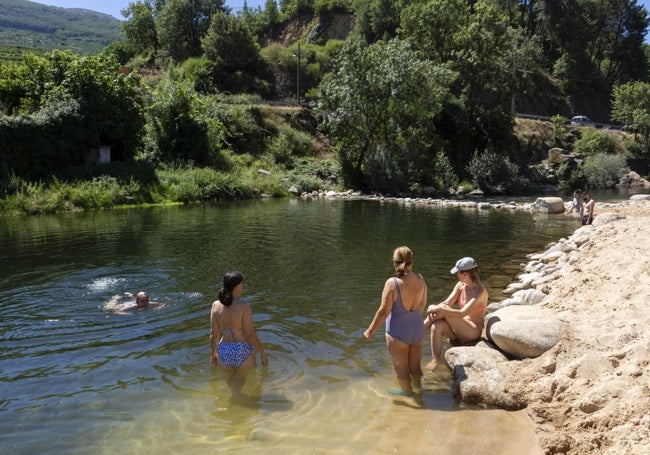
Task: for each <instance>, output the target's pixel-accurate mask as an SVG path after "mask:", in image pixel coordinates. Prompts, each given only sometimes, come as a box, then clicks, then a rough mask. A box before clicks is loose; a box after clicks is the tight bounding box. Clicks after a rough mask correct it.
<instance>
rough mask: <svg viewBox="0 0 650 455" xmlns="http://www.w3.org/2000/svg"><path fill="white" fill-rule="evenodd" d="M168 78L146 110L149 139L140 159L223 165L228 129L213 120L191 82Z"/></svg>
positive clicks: (159, 161)
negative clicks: (222, 150) (223, 150)
mask: <svg viewBox="0 0 650 455" xmlns="http://www.w3.org/2000/svg"><path fill="white" fill-rule="evenodd" d="M173 76H174V75H173V74H172V78H169V77H168V78H166V79H165V80H163V81H162V82H161V83H160V84H158V86H157V87H156V89H155V91H154V92H153V94H152V99H151V103H150V106H149V108H148V110H147V113H148V117H149V121H148V122H147V137H146V147H145V152H144V154H143V155H142V157H141V158H143V159H145V160H147V161H151V162H155V163H167V164H174V165H177V164H187V163H191V164H196V165H200V166H205V165H213V166H220V165H221V164H222V162H223V158H222V156H221V150H220V147H222V146H224V144H225V128H224V127H223V125H222V124H221V123H220V122H218V121H214V119H213V115H214V113H213V112H212V115H210V116H206V115H204V114H205V113H206V112H211V111H212V109H211V107H210V106H211V105H209V104H206V103H205V102H204V100H203V99H201V97H199V95H198V94H197V93H196V92H195V91H194V87H193V86H192V84H191V83H190V82H189V81H186V80H181V81H177V80H174V79H173Z"/></svg>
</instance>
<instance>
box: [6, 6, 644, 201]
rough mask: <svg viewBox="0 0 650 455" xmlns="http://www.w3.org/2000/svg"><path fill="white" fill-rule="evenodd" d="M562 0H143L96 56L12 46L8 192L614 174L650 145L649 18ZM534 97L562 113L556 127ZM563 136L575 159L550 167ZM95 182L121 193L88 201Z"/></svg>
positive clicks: (603, 183) (274, 189) (509, 180)
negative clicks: (616, 126) (236, 1)
mask: <svg viewBox="0 0 650 455" xmlns="http://www.w3.org/2000/svg"><path fill="white" fill-rule="evenodd" d="M25 3H27V2H25ZM561 3H562V5H563V8H559V9H557V8H555V6H557V5H555V3H554V2H547V3H546V6H547V7H548V8H547V9H545V10H543V11H539V10H538V9H537V8H536V7H535V4H534V2H532V1H530V2H518V4H517V8H518V10H517V11H515V10H513V9H509V8H508V7H507V6H508V5H504V4H502V3H500V2H494V1H492V0H476V1H467V0H410V1H408V2H400V1H395V2H386V1H384V0H356V1H355V2H350V1H347V0H331V1H329V0H327V1H326V0H300V1H295V2H293V1H291V2H280V3H276V2H275V1H273V0H269V1H268V2H267V3H266V4H265V8H264V9H261V8H257V9H248V8H244V9H243V10H241V11H238V12H237V14H234V13H233V12H232V10H230V9H229V8H227V7H226V6H225V4H224V1H223V0H202V1H200V2H197V1H193V0H173V1H172V0H140V1H135V2H132V3H130V4H129V6H128V8H127V9H126V10H125V20H124V21H123V22H122V23H121V31H122V33H123V38H124V39H123V40H121V41H113V42H111V43H110V44H109V45H108V46H107V47H106V48H105V49H103V50H102V51H101V52H100V53H98V54H96V55H93V56H90V57H85V56H81V55H79V54H78V53H75V52H69V51H68V52H62V51H60V50H57V51H54V52H48V53H46V54H43V55H42V56H39V55H34V54H29V55H25V56H24V57H23V58H22V59H21V61H20V62H18V63H16V64H12V65H0V109H2V114H3V115H1V116H0V147H1V148H2V153H1V154H0V191H4V194H5V195H6V196H7V200H13V201H14V203H13V207H14V209H15V208H16V207H17V210H18V211H21V210H22V211H28V212H37V211H39V210H41V207H43V206H47V207H48V208H47V209H45V210H46V211H51V210H61V209H63V208H66V207H71V206H72V207H79V206H81V207H84V208H95V207H105V206H111V205H114V204H118V203H119V201H120V200H126V199H128V200H129V201H131V202H134V203H149V202H156V203H158V202H165V201H171V202H179V201H180V202H191V201H199V200H206V199H228V198H238V197H253V196H256V195H258V196H259V195H262V194H267V195H282V194H288V193H290V192H291V193H294V194H297V193H302V192H311V191H315V190H323V189H331V188H336V189H356V190H361V191H366V192H381V193H384V194H398V193H399V194H438V195H449V194H456V193H457V192H458V191H459V188H461V189H462V190H463V191H467V190H473V189H480V190H482V191H483V192H484V193H485V194H522V193H524V192H536V191H540V189H543V190H544V191H546V190H552V189H553V188H555V189H557V188H563V189H568V188H572V187H576V186H580V187H587V186H589V187H609V186H612V185H614V184H615V183H616V182H617V181H618V179H619V178H621V177H622V176H623V175H624V174H625V173H626V172H629V169H628V168H627V160H628V159H629V158H645V157H647V156H648V155H649V154H650V153H649V151H650V104H649V103H648V102H647V101H646V100H649V99H650V84H648V82H647V81H648V57H647V55H646V53H647V51H648V48H647V46H646V45H645V44H643V38H644V36H645V33H646V29H647V27H648V24H649V23H650V18H648V13H647V11H646V10H645V9H644V8H643V7H640V6H638V5H637V4H636V3H635V0H604V1H600V0H584V1H582V2H579V3H575V2H570V1H564V0H562V1H561ZM565 9H569V10H571V13H572V14H566V11H565ZM612 24H618V26H616V27H613V26H612ZM54 30H55V29H54V28H52V29H51V30H50V31H54ZM125 68H126V69H128V68H131V69H133V70H134V71H132V72H131V73H130V74H129V75H128V76H126V77H118V74H120V72H122V75H123V76H124V75H125V74H124V73H125V72H127V71H124V70H125ZM278 101H281V102H282V104H284V106H291V105H293V106H294V107H291V108H290V107H285V108H282V109H278V108H277V107H273V106H275V105H277V103H278ZM517 112H520V113H529V114H538V115H544V116H547V117H549V118H551V122H547V123H546V125H544V128H543V135H540V134H538V133H537V132H535V131H533V130H536V129H537V128H536V125H529V126H528V127H527V128H522V125H524V123H523V122H518V121H515V115H514V114H515V113H517ZM573 115H588V116H590V117H591V118H592V120H594V121H596V122H599V123H613V122H611V121H609V120H613V121H615V122H617V123H620V124H622V125H625V127H626V128H627V129H628V130H629V131H631V132H633V133H634V134H632V135H625V136H620V137H619V136H617V135H615V134H612V132H611V131H605V130H598V129H596V128H583V127H574V126H572V125H569V122H568V120H569V119H570V118H571V117H572V116H573ZM540 131H541V130H540ZM549 148H558V149H563V150H564V151H566V152H567V153H568V154H572V158H571V159H570V160H569V161H567V162H564V163H555V164H556V166H554V168H553V169H546V168H544V167H543V166H539V164H540V162H542V161H544V160H545V158H546V157H547V156H548V151H549ZM102 150H103V152H101V153H99V152H98V151H102ZM106 150H110V161H111V163H106V162H105V158H106V157H107V156H106V155H105V152H106ZM102 153H104V155H102ZM565 155H567V154H565V153H562V156H563V157H564V156H565ZM98 156H100V157H101V159H100V160H99V163H98V162H97V157H98ZM89 182H92V183H89ZM88 185H92V187H88ZM125 188H128V189H129V190H128V194H125V193H124V192H123V190H124V189H125ZM49 191H51V192H49ZM95 193H104V194H105V195H106V196H110V197H107V198H105V199H101V201H99V200H86V201H84V200H83V195H91V194H95ZM80 195H81V196H82V200H79V199H78V197H79V196H80ZM88 197H89V196H88ZM12 198H13V199H12ZM33 201H42V203H39V204H36V207H32V208H29V207H31V206H30V204H31V203H32V202H33ZM14 209H11V211H13V210H14Z"/></svg>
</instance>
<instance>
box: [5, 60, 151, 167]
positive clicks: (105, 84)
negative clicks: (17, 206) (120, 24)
mask: <svg viewBox="0 0 650 455" xmlns="http://www.w3.org/2000/svg"><path fill="white" fill-rule="evenodd" d="M141 90H142V86H141V79H140V77H139V76H138V75H136V74H133V75H131V76H129V77H122V76H120V75H119V65H118V63H117V61H116V60H115V59H114V58H113V57H111V56H99V57H80V56H77V55H75V54H73V53H71V52H61V51H54V52H52V53H49V54H47V55H45V56H43V57H40V56H36V55H34V54H26V55H25V56H24V57H23V60H22V62H21V63H20V64H12V65H5V66H2V67H0V100H1V101H2V106H3V110H4V113H5V115H3V116H0V148H1V150H2V153H1V154H0V180H3V179H6V178H7V177H8V176H9V175H10V174H16V175H18V176H24V177H28V176H31V177H39V178H40V177H43V176H47V175H48V173H50V172H51V171H54V170H56V169H60V168H63V167H65V166H69V165H76V164H81V163H83V162H84V154H86V153H87V152H89V151H92V150H95V149H98V148H99V147H100V146H108V147H110V148H111V149H112V154H113V156H114V157H115V158H117V159H129V158H131V157H132V156H133V154H134V153H135V151H136V149H137V148H138V147H139V145H140V140H141V137H142V131H143V127H144V118H143V116H142V103H141V97H140V91H141Z"/></svg>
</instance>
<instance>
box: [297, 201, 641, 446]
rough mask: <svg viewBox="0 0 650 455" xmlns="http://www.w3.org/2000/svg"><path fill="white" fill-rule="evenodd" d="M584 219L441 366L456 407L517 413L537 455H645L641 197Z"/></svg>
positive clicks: (548, 205)
mask: <svg viewBox="0 0 650 455" xmlns="http://www.w3.org/2000/svg"><path fill="white" fill-rule="evenodd" d="M302 197H309V198H313V197H327V198H347V199H376V200H380V201H386V202H390V201H394V202H399V203H402V204H406V203H408V204H425V205H434V206H443V207H463V208H472V209H479V210H489V209H507V210H526V211H530V212H536V211H543V212H546V213H561V211H563V209H564V203H562V204H561V206H562V208H560V207H559V206H558V205H557V202H558V201H557V200H558V199H559V198H539V199H537V200H536V201H535V202H534V203H515V202H484V201H473V200H454V199H431V198H422V199H420V198H398V197H395V198H392V197H383V196H364V195H362V194H360V193H355V192H352V191H348V192H344V193H336V192H328V193H309V194H306V195H302ZM560 201H561V199H560ZM595 210H596V218H595V219H594V223H593V225H590V226H582V227H580V228H578V229H576V231H575V232H574V233H573V234H572V235H571V236H569V238H566V239H560V240H559V241H558V242H556V243H554V244H552V245H550V246H549V247H548V248H547V250H546V251H543V252H540V253H535V254H531V255H529V262H528V263H526V264H522V273H521V274H520V275H519V276H518V279H517V281H515V282H513V283H511V284H510V285H509V286H508V287H507V288H506V289H505V291H504V294H505V295H507V298H505V299H504V300H502V301H500V302H491V303H490V305H489V307H488V314H487V316H486V329H485V332H484V337H483V338H482V340H481V341H479V342H478V343H477V344H476V345H474V346H457V347H451V348H449V349H448V350H447V351H446V353H445V360H446V362H447V365H448V366H449V367H450V368H451V369H452V372H453V384H452V389H453V391H454V392H455V394H456V395H457V396H458V398H459V399H460V400H463V401H465V402H468V403H474V404H479V405H483V406H485V407H491V408H501V409H506V410H520V409H525V410H526V412H527V413H528V415H529V417H530V418H531V419H532V421H533V423H534V424H535V428H536V432H537V435H538V438H539V443H540V445H541V447H542V449H543V450H544V452H545V453H547V454H559V453H562V454H587V453H588V454H642V453H650V413H648V409H650V330H649V327H650V301H649V299H650V195H647V194H646V195H635V196H632V197H631V198H630V200H627V201H623V202H620V203H612V204H607V203H598V202H596V209H595ZM494 449H495V453H500V452H499V450H498V448H496V447H495V448H494Z"/></svg>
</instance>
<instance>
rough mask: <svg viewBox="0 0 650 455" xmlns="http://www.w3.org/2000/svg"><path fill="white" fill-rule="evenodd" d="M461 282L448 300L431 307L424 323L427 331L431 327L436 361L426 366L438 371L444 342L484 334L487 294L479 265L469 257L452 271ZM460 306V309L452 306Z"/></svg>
mask: <svg viewBox="0 0 650 455" xmlns="http://www.w3.org/2000/svg"><path fill="white" fill-rule="evenodd" d="M451 274H452V275H456V278H458V283H456V286H454V290H453V291H451V294H449V297H447V298H446V299H445V300H444V301H443V302H440V303H439V304H437V305H429V307H428V308H427V317H426V319H425V320H424V327H425V329H428V328H431V353H432V355H433V358H432V359H431V362H429V363H428V364H427V366H426V367H425V368H426V369H428V370H432V371H433V370H435V369H436V366H437V365H438V359H439V358H440V354H442V339H443V337H447V338H449V339H459V340H460V341H462V342H463V343H468V342H471V341H475V340H478V339H479V338H480V337H481V334H482V333H483V324H484V317H485V310H486V309H487V304H488V292H487V289H486V288H485V286H483V285H482V284H481V282H480V281H479V278H478V265H477V264H476V261H475V260H474V259H472V258H470V257H464V258H462V259H459V260H458V261H457V262H456V265H455V266H454V268H453V269H451ZM455 303H458V308H453V305H454V304H455Z"/></svg>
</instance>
